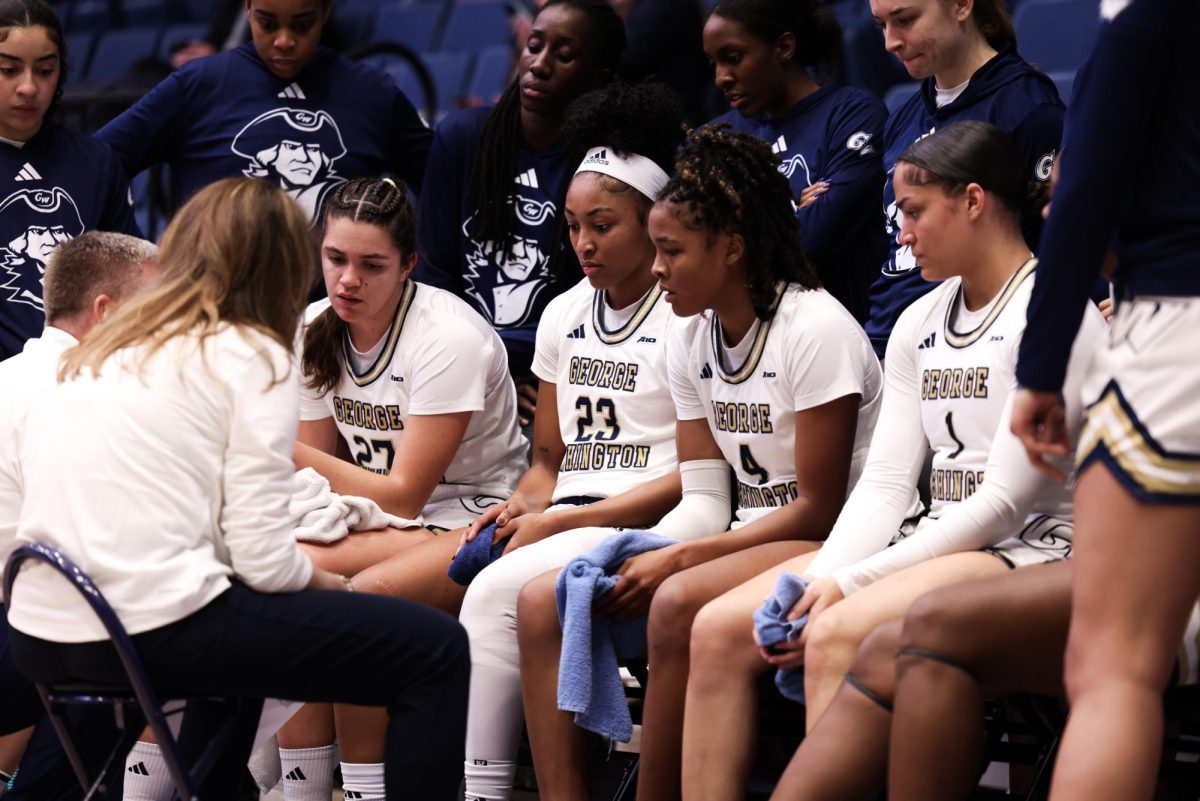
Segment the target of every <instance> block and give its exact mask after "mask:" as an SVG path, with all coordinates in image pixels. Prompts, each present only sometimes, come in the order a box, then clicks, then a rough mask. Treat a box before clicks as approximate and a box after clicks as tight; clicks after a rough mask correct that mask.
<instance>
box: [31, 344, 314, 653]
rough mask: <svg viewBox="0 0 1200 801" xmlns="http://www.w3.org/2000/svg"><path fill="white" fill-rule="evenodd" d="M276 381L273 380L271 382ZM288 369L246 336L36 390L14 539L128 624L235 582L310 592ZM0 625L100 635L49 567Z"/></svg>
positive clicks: (41, 633)
mask: <svg viewBox="0 0 1200 801" xmlns="http://www.w3.org/2000/svg"><path fill="white" fill-rule="evenodd" d="M274 379H278V380H277V381H276V383H272V380H274ZM297 383H298V370H296V369H295V367H294V366H293V360H292V358H291V356H290V354H288V352H287V351H286V350H285V349H284V348H283V347H281V346H280V345H279V344H278V343H276V342H275V341H274V340H271V339H269V338H268V337H266V336H264V335H262V334H259V333H258V332H256V331H253V330H251V329H247V328H241V327H237V326H229V325H227V326H224V327H222V328H221V329H220V330H219V331H218V332H217V333H216V334H214V335H212V336H210V337H209V338H208V339H206V340H205V341H204V347H203V352H201V348H200V347H199V341H198V340H197V339H195V338H193V337H188V336H179V337H174V338H172V339H170V340H168V341H167V343H166V344H165V345H164V346H163V347H162V349H160V350H159V351H157V352H155V353H154V354H153V355H147V353H146V352H145V351H144V350H143V349H142V348H126V349H124V350H121V351H118V352H117V353H116V354H114V355H113V356H112V357H110V358H109V359H107V360H106V361H105V362H104V364H103V365H102V367H101V371H100V375H99V376H98V377H95V376H93V375H92V374H91V372H90V371H88V370H85V371H84V373H83V374H82V375H81V376H80V377H78V378H76V379H74V380H71V381H67V382H66V383H63V384H60V385H57V386H55V387H53V388H52V389H51V390H50V391H48V392H47V393H45V394H44V395H43V396H42V397H41V398H39V401H38V404H37V406H36V407H34V408H33V409H32V410H31V411H30V413H29V417H28V419H27V421H26V424H25V434H24V436H23V438H22V440H21V453H20V456H21V468H22V472H23V475H24V490H25V502H24V505H23V506H22V509H21V522H20V525H19V527H18V529H17V537H18V539H19V540H21V541H40V542H45V543H47V544H49V545H52V546H54V547H57V548H60V549H62V551H63V552H64V553H66V554H67V555H68V556H70V557H71V558H72V559H73V560H75V562H76V563H77V564H78V565H79V566H80V567H81V568H82V569H83V570H84V571H85V572H86V573H88V574H89V575H90V576H91V577H92V579H93V580H94V581H95V582H96V584H97V585H98V586H99V587H100V590H101V592H103V593H104V595H105V597H106V598H107V599H108V602H109V603H110V604H112V606H113V608H114V609H115V610H116V612H117V615H118V616H119V617H120V618H121V621H122V622H123V623H124V624H125V628H126V629H127V630H128V631H129V632H130V633H131V634H137V633H140V632H144V631H149V630H151V629H155V628H158V627H160V626H165V625H167V624H169V623H174V622H175V621H178V620H181V619H182V618H184V617H186V616H188V615H190V614H192V613H193V612H196V611H198V610H200V609H202V608H203V607H204V606H205V605H207V604H208V603H209V602H210V601H212V600H213V599H214V598H216V597H217V596H218V595H219V594H221V593H222V592H224V591H225V589H227V588H228V587H229V585H230V577H231V576H237V577H238V578H239V579H240V580H241V581H242V582H244V583H245V584H247V585H248V586H250V587H252V588H254V589H256V590H259V591H261V592H293V591H296V590H300V589H302V588H304V587H305V586H306V585H307V584H308V581H309V578H310V577H311V574H312V563H311V562H310V561H309V559H308V557H307V556H305V555H304V554H302V553H301V552H300V551H299V549H298V548H297V547H296V541H295V539H294V538H293V536H292V519H291V515H290V514H289V513H288V503H289V501H290V500H291V498H292V475H293V473H294V472H295V470H294V468H293V466H292V450H293V448H294V446H295V442H296V420H297V417H298V415H297ZM8 621H9V623H10V624H12V626H13V628H16V629H18V630H20V631H22V632H25V633H26V634H29V635H32V636H35V637H40V638H42V639H46V640H51V641H55V642H90V641H96V640H102V639H105V638H106V635H105V632H104V628H103V627H102V626H101V624H100V622H99V621H98V620H97V619H96V617H95V615H93V613H92V612H91V611H90V609H89V608H88V606H87V604H86V602H85V601H84V600H83V598H82V597H81V596H80V595H79V594H78V593H77V592H74V591H73V590H70V589H68V588H67V586H66V584H65V583H64V580H63V579H62V577H60V576H59V575H57V574H56V573H55V572H54V571H53V570H52V569H51V568H50V567H48V566H46V565H40V564H35V565H32V566H30V567H29V568H27V569H26V570H24V571H23V572H22V573H21V575H20V576H19V577H18V578H17V582H16V585H15V587H14V588H13V597H12V603H11V605H10V608H9V610H8Z"/></svg>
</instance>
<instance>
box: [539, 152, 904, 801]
mask: <svg viewBox="0 0 1200 801" xmlns="http://www.w3.org/2000/svg"><path fill="white" fill-rule="evenodd" d="M777 164H778V159H777V158H775V157H774V156H773V155H772V154H771V152H770V149H769V147H768V146H767V145H765V144H764V143H762V142H761V141H760V140H758V139H756V138H754V137H751V136H748V135H744V134H730V133H727V132H726V131H724V130H721V129H714V128H705V129H703V130H699V131H693V132H692V134H691V136H690V138H689V141H688V144H687V145H686V146H685V147H684V148H683V149H682V150H681V151H680V154H679V157H678V159H677V161H676V173H675V176H674V177H673V178H672V179H671V183H670V184H669V185H668V186H667V188H666V189H664V190H663V192H662V193H661V194H660V196H659V202H658V203H657V204H656V205H655V207H654V209H653V211H651V213H650V231H651V234H652V236H653V237H654V240H655V245H656V248H657V250H658V258H657V260H656V262H655V274H657V275H658V276H659V278H660V279H661V282H662V285H663V287H664V289H665V290H666V291H667V293H668V294H667V298H668V300H669V301H670V302H671V303H672V306H673V308H674V310H675V313H676V314H681V315H691V314H698V313H701V312H704V314H703V315H701V316H698V317H696V318H695V319H693V320H692V321H691V322H689V323H688V324H687V325H686V326H684V327H681V328H680V329H679V330H677V331H676V332H675V334H674V335H673V336H672V338H671V342H670V344H669V347H668V358H669V364H670V375H671V393H672V397H673V398H674V401H675V408H676V414H677V415H678V418H679V423H678V425H679V427H680V431H681V432H683V431H685V430H686V431H687V432H688V433H687V438H686V439H684V437H683V436H682V435H681V438H680V440H679V458H680V463H681V470H687V469H688V468H689V465H690V464H691V463H692V461H693V460H713V461H717V462H718V463H728V464H730V465H732V467H733V469H734V472H735V475H736V478H737V504H736V509H737V521H736V522H735V523H734V526H733V529H732V530H731V531H720V532H709V531H707V530H705V529H704V528H703V527H702V526H698V525H696V524H695V521H696V518H694V517H690V513H689V508H690V505H691V501H692V498H691V496H690V495H689V493H688V491H687V490H688V486H687V479H686V476H687V473H686V472H685V473H684V476H685V484H684V495H683V498H682V500H681V502H680V505H679V506H678V507H676V509H675V510H673V511H672V512H671V514H670V515H668V517H667V518H665V519H664V521H663V524H666V523H668V522H672V523H673V522H674V521H675V520H684V519H687V520H690V521H691V525H690V526H678V527H676V526H672V528H673V529H674V530H673V531H672V536H675V537H676V538H678V539H680V540H683V541H682V542H680V543H678V544H676V545H671V546H668V547H666V548H662V549H660V550H656V551H650V552H647V553H644V554H641V555H639V556H635V557H633V558H631V559H629V560H628V561H627V562H626V563H625V564H624V565H623V566H622V567H621V568H620V570H619V571H618V573H619V576H620V578H619V579H618V580H617V584H616V587H615V588H614V589H613V590H612V591H610V592H609V593H607V594H605V595H604V596H603V598H602V599H601V601H600V603H599V604H598V605H597V614H599V615H601V616H603V617H608V618H625V617H638V616H642V615H646V614H647V610H649V659H650V673H651V674H653V676H654V680H653V681H652V682H651V683H650V685H649V686H648V688H647V696H646V705H645V708H644V713H643V718H642V726H643V729H642V751H641V755H642V756H641V772H640V779H639V790H638V792H639V796H645V795H646V794H648V793H649V794H655V793H657V794H664V795H668V794H670V793H671V790H670V788H671V787H672V786H673V787H675V788H677V787H678V743H679V730H680V725H681V721H680V715H681V712H682V700H683V693H682V691H683V688H684V687H685V686H686V680H687V637H688V631H689V629H690V627H691V622H692V621H691V617H692V615H694V613H695V611H696V610H698V609H699V608H700V606H701V605H702V604H703V603H704V602H705V601H707V600H709V599H711V598H713V597H715V596H716V595H718V594H720V593H721V592H724V591H725V590H726V589H729V588H730V587H733V586H736V585H737V584H738V583H740V582H741V581H744V580H745V579H746V578H749V577H750V576H752V575H754V574H756V573H758V572H760V571H761V570H762V569H763V568H764V567H766V566H767V565H769V564H774V563H776V562H778V561H781V560H782V559H784V558H786V557H788V556H791V555H794V554H796V553H801V552H804V551H806V550H811V549H812V548H815V547H816V544H817V541H819V540H820V539H822V538H823V537H824V536H825V535H826V534H827V533H828V530H829V526H830V525H832V523H833V520H834V518H835V516H836V514H837V510H838V509H839V508H840V506H841V503H842V501H843V499H844V498H845V493H846V489H847V486H848V485H849V484H852V483H853V482H854V481H855V480H856V479H857V475H858V472H859V470H860V469H861V465H862V463H863V461H864V458H865V451H866V444H867V441H868V439H869V435H870V430H871V428H872V427H873V425H874V420H875V415H876V412H877V409H878V402H879V397H880V393H881V377H880V371H879V364H878V361H877V360H876V358H875V356H874V353H873V352H872V350H871V347H870V344H869V343H868V341H867V338H866V336H865V334H864V333H863V331H862V329H861V328H860V327H859V326H858V324H857V323H856V322H855V321H854V319H853V318H852V317H851V316H850V315H849V313H848V312H846V311H845V309H844V308H842V306H841V305H840V304H839V303H838V302H837V301H836V300H834V299H833V297H832V296H831V295H829V294H828V293H827V292H825V290H823V289H821V288H820V287H819V285H818V282H817V280H816V278H815V275H814V273H813V271H812V268H811V266H810V264H809V263H808V261H807V259H806V258H805V256H804V254H803V251H802V250H801V248H800V244H799V240H798V237H797V234H796V229H795V224H794V218H793V216H792V205H791V195H790V191H789V189H788V185H787V179H786V178H784V177H783V176H782V175H781V174H780V173H779V172H778V171H777V170H776V169H775V167H776V165H777ZM663 524H660V526H656V527H655V529H654V530H655V531H659V532H661V531H662V528H663ZM675 574H678V575H675ZM552 579H553V576H552V575H551V576H546V577H542V578H539V579H538V580H537V581H536V582H532V583H530V584H529V585H527V586H526V588H525V590H524V591H523V593H522V601H521V606H520V611H519V614H518V620H519V628H520V634H521V646H522V660H521V670H522V681H523V683H524V686H525V706H526V714H527V717H528V719H529V729H530V741H531V744H532V746H533V754H534V764H535V766H536V768H537V772H538V784H539V788H541V789H542V791H543V792H545V793H546V795H548V796H553V797H579V795H580V793H581V792H582V788H583V787H584V786H585V784H584V782H585V776H584V766H583V760H582V759H581V758H580V755H581V754H582V753H583V752H584V748H583V736H584V735H583V734H582V730H581V729H579V728H577V727H576V726H575V725H574V723H573V721H572V716H571V715H570V714H568V713H563V712H560V711H559V710H558V709H557V708H556V705H555V699H554V693H553V691H552V690H553V678H554V677H556V676H557V671H558V655H559V651H560V644H559V643H560V637H561V633H560V632H559V631H558V630H557V625H558V624H557V616H556V610H555V604H554V601H553V581H552ZM526 643H529V644H531V646H532V645H537V648H536V649H532V648H530V649H527V648H526ZM547 688H549V690H548V689H547ZM672 764H674V767H672ZM675 792H677V789H676V791H675ZM655 797H657V795H655Z"/></svg>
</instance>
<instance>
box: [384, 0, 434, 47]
mask: <svg viewBox="0 0 1200 801" xmlns="http://www.w3.org/2000/svg"><path fill="white" fill-rule="evenodd" d="M441 22H442V5H441V3H427V4H423V5H409V6H385V7H383V8H380V9H379V11H378V13H377V14H376V16H375V30H374V31H373V32H372V33H371V41H374V42H396V43H397V44H402V45H404V46H406V47H408V48H411V49H412V50H415V51H417V52H418V53H420V52H425V51H427V50H432V49H433V43H434V40H435V37H436V36H437V33H438V28H439V27H440V26H441Z"/></svg>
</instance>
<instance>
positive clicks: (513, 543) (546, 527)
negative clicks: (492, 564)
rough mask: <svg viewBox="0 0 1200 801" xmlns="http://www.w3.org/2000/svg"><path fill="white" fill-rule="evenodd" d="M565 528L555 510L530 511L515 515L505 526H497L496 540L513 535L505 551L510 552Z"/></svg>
mask: <svg viewBox="0 0 1200 801" xmlns="http://www.w3.org/2000/svg"><path fill="white" fill-rule="evenodd" d="M563 530H564V529H563V528H562V527H561V526H560V525H558V515H556V514H554V513H553V512H550V513H546V512H528V513H526V514H523V515H521V516H520V517H514V518H513V519H512V520H509V521H508V523H506V524H505V525H503V526H499V525H497V526H496V536H495V538H494V541H496V542H499V541H500V540H502V539H504V538H505V537H507V536H510V535H511V536H512V539H511V540H509V541H508V545H505V546H504V552H505V553H510V552H511V551H515V550H516V549H517V548H520V547H522V546H525V545H532V544H533V543H535V542H537V541H539V540H544V539H546V538H547V537H552V536H554V535H555V534H557V533H559V532H560V531H563Z"/></svg>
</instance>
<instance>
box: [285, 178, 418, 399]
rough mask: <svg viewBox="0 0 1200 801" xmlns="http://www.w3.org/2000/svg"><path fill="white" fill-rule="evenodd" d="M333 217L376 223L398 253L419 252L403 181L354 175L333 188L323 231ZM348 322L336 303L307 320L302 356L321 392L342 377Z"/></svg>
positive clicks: (413, 215) (308, 374)
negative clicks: (339, 312)
mask: <svg viewBox="0 0 1200 801" xmlns="http://www.w3.org/2000/svg"><path fill="white" fill-rule="evenodd" d="M331 220H351V221H353V222H362V223H368V224H370V225H374V226H376V227H377V228H380V229H382V230H383V231H385V232H386V233H387V235H388V236H389V237H390V238H391V240H392V244H393V245H395V246H396V249H397V250H399V251H400V253H401V254H402V255H403V256H405V257H408V256H410V255H412V254H413V253H415V252H416V247H417V216H416V213H415V212H414V211H413V207H412V204H411V203H410V202H409V201H408V193H407V191H406V190H405V186H404V184H403V183H402V182H401V181H398V180H394V179H391V178H354V179H352V180H349V181H346V182H345V183H344V184H342V185H341V186H339V187H338V188H337V189H335V190H334V192H333V196H332V197H330V198H329V200H328V201H327V202H326V203H325V209H324V212H323V214H322V216H321V230H322V231H324V230H325V228H327V227H328V225H329V222H330V221H331ZM345 336H346V323H345V321H343V320H342V318H340V317H338V316H337V312H335V311H334V310H333V307H332V306H330V307H329V308H327V309H325V311H323V312H321V313H320V314H319V315H317V317H316V319H315V320H313V321H312V322H311V323H309V325H308V328H307V329H306V330H305V332H304V357H303V359H302V361H301V366H302V367H303V372H304V375H305V380H306V383H307V385H308V386H309V387H310V388H312V389H313V390H315V391H317V392H321V393H324V392H328V391H329V390H331V389H333V388H334V387H336V386H337V385H338V382H339V381H341V378H342V340H343V339H344V337H345Z"/></svg>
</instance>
